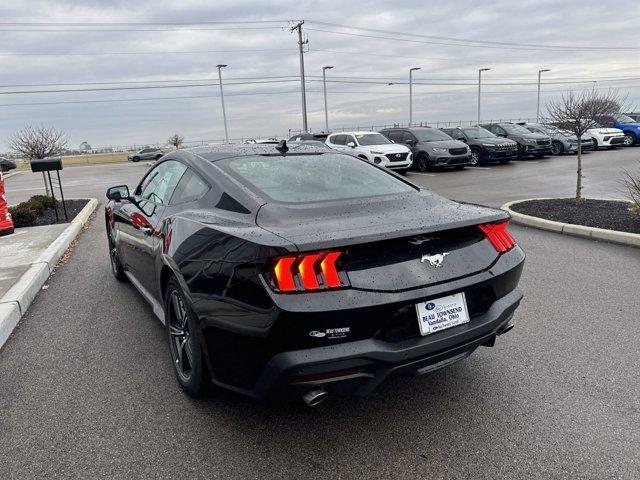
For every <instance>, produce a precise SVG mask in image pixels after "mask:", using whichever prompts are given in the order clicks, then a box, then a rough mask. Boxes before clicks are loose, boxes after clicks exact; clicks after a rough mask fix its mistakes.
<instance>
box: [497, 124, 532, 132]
mask: <svg viewBox="0 0 640 480" xmlns="http://www.w3.org/2000/svg"><path fill="white" fill-rule="evenodd" d="M500 126H501V127H502V128H504V129H505V130H506V131H507V133H513V134H516V135H521V134H524V133H531V132H530V131H529V130H527V129H526V128H524V127H523V126H521V125H515V124H513V123H501V124H500Z"/></svg>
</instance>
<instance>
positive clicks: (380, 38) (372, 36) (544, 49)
mask: <svg viewBox="0 0 640 480" xmlns="http://www.w3.org/2000/svg"><path fill="white" fill-rule="evenodd" d="M307 30H308V31H313V32H321V33H330V34H334V35H348V36H352V37H363V38H375V39H379V40H395V41H398V42H409V43H420V44H428V45H445V46H450V47H467V48H492V49H501V50H541V51H572V52H579V51H584V52H587V51H591V52H602V51H607V50H618V51H619V50H639V49H640V47H618V48H615V49H613V47H602V48H601V49H600V50H596V49H595V47H593V48H586V47H585V48H580V47H567V48H544V47H509V46H499V45H488V44H487V45H476V44H461V43H451V42H444V41H442V42H441V41H435V40H414V39H409V38H397V37H388V36H382V35H368V34H362V33H353V32H337V31H335V30H323V29H320V28H311V27H309V28H307Z"/></svg>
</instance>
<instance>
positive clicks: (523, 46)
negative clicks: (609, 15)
mask: <svg viewBox="0 0 640 480" xmlns="http://www.w3.org/2000/svg"><path fill="white" fill-rule="evenodd" d="M307 22H308V23H311V24H317V25H324V26H328V27H338V28H345V29H350V30H360V31H365V32H374V33H382V34H386V35H400V36H404V37H416V38H427V39H433V40H446V41H450V42H460V43H463V44H467V45H459V46H474V45H475V46H481V45H484V46H495V47H500V48H502V47H509V48H512V47H513V48H520V49H535V50H539V49H548V50H598V51H602V50H616V51H617V50H638V49H639V47H620V46H619V45H616V46H589V45H583V46H573V45H548V44H532V43H515V42H497V41H491V40H477V39H468V38H455V37H445V36H441V35H425V34H419V33H406V32H397V31H392V30H379V29H375V28H365V27H355V26H350V25H341V24H339V23H329V22H320V21H315V20H308V21H307ZM309 30H311V29H309ZM334 33H337V32H334Z"/></svg>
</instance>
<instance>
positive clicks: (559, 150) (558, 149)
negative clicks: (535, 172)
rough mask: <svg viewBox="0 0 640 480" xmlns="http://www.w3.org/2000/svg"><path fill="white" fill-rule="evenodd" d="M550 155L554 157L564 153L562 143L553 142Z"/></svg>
mask: <svg viewBox="0 0 640 480" xmlns="http://www.w3.org/2000/svg"><path fill="white" fill-rule="evenodd" d="M551 153H553V154H554V155H562V154H563V153H564V145H563V144H562V142H553V143H552V144H551Z"/></svg>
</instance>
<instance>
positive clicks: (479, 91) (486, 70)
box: [478, 68, 491, 125]
mask: <svg viewBox="0 0 640 480" xmlns="http://www.w3.org/2000/svg"><path fill="white" fill-rule="evenodd" d="M489 70H491V69H490V68H480V69H478V125H480V94H481V93H482V90H481V88H482V87H481V85H482V83H481V82H482V72H488V71H489Z"/></svg>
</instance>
